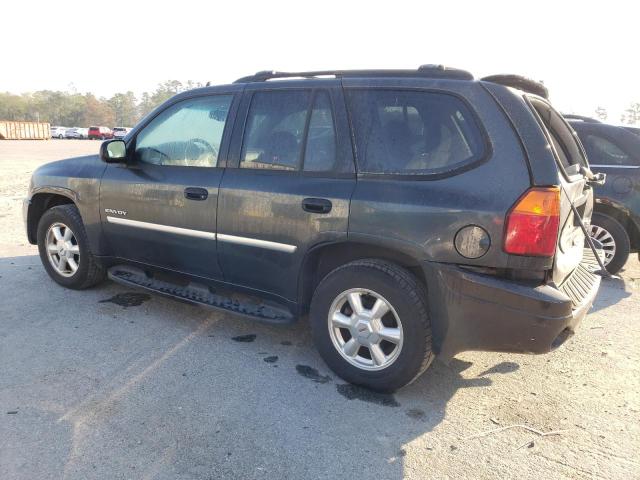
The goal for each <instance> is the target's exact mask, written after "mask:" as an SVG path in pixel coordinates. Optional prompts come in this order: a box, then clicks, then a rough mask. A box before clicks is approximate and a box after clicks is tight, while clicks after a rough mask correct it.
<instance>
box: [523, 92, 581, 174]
mask: <svg viewBox="0 0 640 480" xmlns="http://www.w3.org/2000/svg"><path fill="white" fill-rule="evenodd" d="M529 102H530V103H531V106H532V107H533V109H534V110H535V112H536V113H537V114H538V117H539V119H540V122H541V123H542V125H543V126H544V131H545V133H546V135H547V138H548V140H549V143H550V144H551V146H552V147H553V150H554V151H555V154H556V158H557V159H558V162H559V163H560V166H561V167H562V170H563V171H564V173H565V174H566V175H569V176H571V175H576V174H578V173H580V167H581V166H583V165H586V164H587V162H586V159H585V157H584V155H583V153H582V149H581V148H580V146H579V144H578V141H577V140H576V136H575V135H574V133H573V130H572V129H571V127H569V125H567V122H566V121H565V120H564V119H563V118H562V116H561V115H560V114H559V113H558V112H556V111H555V110H554V109H553V107H551V105H549V104H548V103H546V102H544V101H542V100H540V99H538V98H532V97H529Z"/></svg>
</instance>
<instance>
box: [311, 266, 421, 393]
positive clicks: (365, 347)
mask: <svg viewBox="0 0 640 480" xmlns="http://www.w3.org/2000/svg"><path fill="white" fill-rule="evenodd" d="M310 321H311V328H312V333H313V337H314V341H315V344H316V347H317V348H318V351H319V352H320V355H321V356H322V358H323V359H324V360H325V362H326V363H327V365H329V367H330V368H331V369H332V370H333V371H334V372H335V373H336V374H337V375H339V376H340V377H342V378H343V379H344V380H346V381H348V382H351V383H354V384H357V385H362V386H364V387H367V388H370V389H372V390H376V391H381V392H391V391H394V390H397V389H398V388H400V387H402V386H404V385H407V384H408V383H411V382H412V381H413V380H414V379H415V378H417V377H418V376H419V375H420V374H421V373H422V372H423V371H424V370H425V369H426V368H427V367H428V365H429V363H430V362H431V360H432V358H433V354H432V351H431V325H430V323H429V318H428V314H427V300H426V291H425V289H424V287H423V286H422V285H421V284H420V283H419V282H418V280H417V279H416V278H415V277H414V276H413V275H412V274H411V273H409V272H408V271H407V270H405V269H403V268H401V267H399V266H397V265H394V264H391V263H387V262H383V261H379V260H358V261H355V262H351V263H348V264H346V265H343V266H341V267H339V268H337V269H335V270H334V271H332V272H331V273H329V274H328V275H327V276H326V277H325V278H324V279H323V280H322V281H321V282H320V284H319V285H318V287H317V288H316V291H315V293H314V295H313V299H312V302H311V312H310Z"/></svg>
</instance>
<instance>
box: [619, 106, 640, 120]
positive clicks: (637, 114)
mask: <svg viewBox="0 0 640 480" xmlns="http://www.w3.org/2000/svg"><path fill="white" fill-rule="evenodd" d="M622 121H623V123H627V124H629V125H635V124H636V123H638V122H640V103H638V102H635V103H632V104H631V105H629V107H628V108H627V109H626V110H625V111H624V115H623V120H622Z"/></svg>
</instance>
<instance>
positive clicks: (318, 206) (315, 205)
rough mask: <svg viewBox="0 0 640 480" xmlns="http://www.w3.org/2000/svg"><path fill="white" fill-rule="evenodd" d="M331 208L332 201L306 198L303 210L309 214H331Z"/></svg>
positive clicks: (303, 202) (303, 201)
mask: <svg viewBox="0 0 640 480" xmlns="http://www.w3.org/2000/svg"><path fill="white" fill-rule="evenodd" d="M331 207H332V205H331V200H327V199H326V198H305V199H304V200H302V209H303V210H304V211H305V212H309V213H329V212H330V211H331Z"/></svg>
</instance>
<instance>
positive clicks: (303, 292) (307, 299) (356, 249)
mask: <svg viewBox="0 0 640 480" xmlns="http://www.w3.org/2000/svg"><path fill="white" fill-rule="evenodd" d="M366 258H371V259H378V260H385V261H388V262H391V263H394V264H396V265H399V266H401V267H403V268H406V269H407V270H409V271H410V272H411V273H413V274H414V275H415V276H416V278H417V279H418V280H419V281H420V283H422V284H423V285H424V286H425V287H426V285H427V281H426V277H425V275H424V271H423V269H422V267H421V264H420V257H418V256H417V255H415V254H414V253H413V252H407V249H403V248H389V246H388V245H381V244H374V243H369V242H366V241H362V240H358V241H342V242H335V243H325V244H321V245H317V246H315V247H313V248H312V249H310V250H309V251H308V252H307V254H306V256H305V259H304V261H303V263H302V267H301V268H300V273H299V277H298V305H299V308H300V313H302V314H304V313H307V312H308V310H309V305H310V303H311V297H312V296H313V292H314V291H315V289H316V287H317V285H318V284H319V283H320V281H321V280H322V279H323V278H324V277H325V276H326V275H327V274H328V273H329V272H331V271H332V270H334V269H335V268H337V267H339V266H340V265H344V264H346V263H349V262H352V261H354V260H362V259H366Z"/></svg>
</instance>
